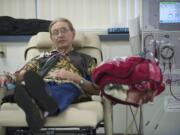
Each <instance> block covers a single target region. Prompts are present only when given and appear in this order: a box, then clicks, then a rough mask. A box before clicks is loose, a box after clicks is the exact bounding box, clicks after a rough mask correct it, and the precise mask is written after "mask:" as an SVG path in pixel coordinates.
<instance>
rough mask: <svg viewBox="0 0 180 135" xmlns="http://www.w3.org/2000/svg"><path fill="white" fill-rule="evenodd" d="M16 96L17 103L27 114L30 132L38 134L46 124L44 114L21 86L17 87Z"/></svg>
mask: <svg viewBox="0 0 180 135" xmlns="http://www.w3.org/2000/svg"><path fill="white" fill-rule="evenodd" d="M14 96H15V97H14V98H15V101H16V103H17V104H18V106H19V107H21V108H22V109H23V110H24V112H25V114H26V121H27V124H28V126H29V128H30V130H31V131H32V132H33V133H35V132H38V131H39V130H40V129H41V128H42V127H43V125H44V123H45V118H44V114H43V113H42V111H41V110H40V108H39V107H38V105H37V104H36V103H35V101H34V100H33V99H32V98H31V97H30V95H29V94H28V93H27V91H26V89H25V88H24V87H23V86H21V85H18V84H17V85H16V88H15V95H14Z"/></svg>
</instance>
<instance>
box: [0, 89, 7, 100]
mask: <svg viewBox="0 0 180 135" xmlns="http://www.w3.org/2000/svg"><path fill="white" fill-rule="evenodd" d="M5 95H6V90H5V89H4V88H0V103H1V102H2V99H3V97H4V96H5Z"/></svg>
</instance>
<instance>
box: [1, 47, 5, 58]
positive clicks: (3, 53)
mask: <svg viewBox="0 0 180 135" xmlns="http://www.w3.org/2000/svg"><path fill="white" fill-rule="evenodd" d="M5 56H6V46H4V45H0V58H3V57H5Z"/></svg>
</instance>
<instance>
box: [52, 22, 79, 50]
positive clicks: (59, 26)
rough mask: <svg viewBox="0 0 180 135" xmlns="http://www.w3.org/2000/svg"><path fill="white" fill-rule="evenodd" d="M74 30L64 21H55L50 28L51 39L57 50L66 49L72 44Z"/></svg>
mask: <svg viewBox="0 0 180 135" xmlns="http://www.w3.org/2000/svg"><path fill="white" fill-rule="evenodd" d="M74 36H75V32H74V31H71V30H70V28H69V26H68V24H67V23H66V22H56V23H55V24H54V25H53V26H52V28H51V39H52V41H53V42H54V43H55V45H56V47H57V49H58V50H68V49H69V48H71V46H72V42H73V39H74Z"/></svg>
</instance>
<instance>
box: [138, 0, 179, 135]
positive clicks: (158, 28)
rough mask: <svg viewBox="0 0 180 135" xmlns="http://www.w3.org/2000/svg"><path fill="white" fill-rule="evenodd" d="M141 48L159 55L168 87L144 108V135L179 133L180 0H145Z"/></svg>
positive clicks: (154, 55) (143, 3) (176, 134)
mask: <svg viewBox="0 0 180 135" xmlns="http://www.w3.org/2000/svg"><path fill="white" fill-rule="evenodd" d="M141 21H142V27H141V30H142V51H143V52H144V53H145V55H146V57H148V58H154V57H155V58H157V59H158V60H159V64H160V67H161V69H162V72H163V75H164V81H165V83H166V90H165V92H163V93H162V95H160V96H159V97H157V99H155V103H152V104H149V105H147V106H145V107H144V109H143V111H144V134H145V135H170V134H171V135H179V134H180V0H142V19H141Z"/></svg>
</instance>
